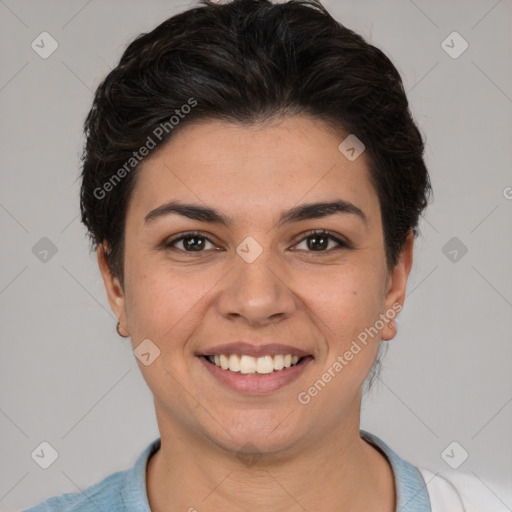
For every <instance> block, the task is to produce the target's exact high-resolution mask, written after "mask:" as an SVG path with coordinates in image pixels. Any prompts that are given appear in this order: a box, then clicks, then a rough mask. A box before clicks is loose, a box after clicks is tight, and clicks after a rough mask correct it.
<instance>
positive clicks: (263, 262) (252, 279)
mask: <svg viewBox="0 0 512 512" xmlns="http://www.w3.org/2000/svg"><path fill="white" fill-rule="evenodd" d="M226 278H227V279H226V281H225V282H224V287H223V289H222V290H221V292H220V294H219V296H218V301H217V307H218V311H219V313H220V314H221V315H222V316H224V317H225V318H227V319H230V320H238V321H241V322H245V323H246V324H248V325H251V326H262V325H268V324H272V323H276V322H280V321H282V320H284V319H285V318H289V317H290V315H292V314H293V312H294V311H295V310H296V308H297V298H296V296H295V294H294V293H293V291H292V290H291V288H290V281H291V279H290V276H289V275H288V274H287V273H285V271H284V270H283V265H279V264H278V262H276V261H275V259H272V257H271V255H270V254H269V253H268V252H267V251H264V252H263V253H262V254H261V255H260V256H259V257H258V258H257V259H256V260H255V261H253V262H252V263H248V262H246V261H244V259H242V258H241V257H238V256H237V257H236V258H235V261H234V268H233V269H232V271H231V272H229V273H228V275H227V276H226Z"/></svg>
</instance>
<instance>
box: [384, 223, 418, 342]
mask: <svg viewBox="0 0 512 512" xmlns="http://www.w3.org/2000/svg"><path fill="white" fill-rule="evenodd" d="M413 246H414V235H413V232H412V229H410V230H409V232H408V233H407V238H406V242H405V245H404V248H403V250H402V252H401V253H400V257H399V259H398V262H397V264H396V265H395V268H394V269H393V270H392V271H391V272H390V274H389V277H388V283H387V291H386V299H385V308H386V309H385V311H386V312H391V311H394V312H395V315H394V316H392V317H390V315H389V314H388V315H387V317H388V318H390V320H389V321H387V322H386V323H385V327H384V328H383V329H382V339H383V340H386V341H389V340H392V339H393V338H394V337H395V335H396V323H395V320H394V318H395V316H396V315H398V313H399V311H400V310H401V309H402V307H403V305H404V301H405V289H406V286H407V278H408V277H409V273H410V271H411V267H412V255H413Z"/></svg>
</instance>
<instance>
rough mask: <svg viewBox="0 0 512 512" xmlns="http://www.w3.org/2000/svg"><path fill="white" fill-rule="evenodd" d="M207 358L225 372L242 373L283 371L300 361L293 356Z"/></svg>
mask: <svg viewBox="0 0 512 512" xmlns="http://www.w3.org/2000/svg"><path fill="white" fill-rule="evenodd" d="M207 357H208V360H209V361H210V362H211V363H214V364H215V365H216V366H219V367H220V368H222V369H223V370H231V371H232V372H240V373H272V372H273V371H274V370H276V371H278V370H282V369H283V368H288V367H290V366H292V365H294V364H297V362H298V361H299V359H300V357H299V356H292V355H291V354H286V355H276V356H263V357H252V356H246V355H243V356H238V355H236V354H231V355H224V354H220V355H218V354H216V355H215V356H207Z"/></svg>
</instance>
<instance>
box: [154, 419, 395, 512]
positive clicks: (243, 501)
mask: <svg viewBox="0 0 512 512" xmlns="http://www.w3.org/2000/svg"><path fill="white" fill-rule="evenodd" d="M162 423H163V422H162V421H159V427H160V432H161V447H160V450H159V451H158V452H157V453H156V454H154V455H153V457H152V458H151V459H150V461H149V464H148V469H147V478H146V484H147V490H148V498H149V503H150V507H151V510H152V512H175V511H190V512H194V511H198V512H199V511H200V512H210V511H212V512H213V511H218V510H237V511H240V512H245V511H247V512H254V511H260V510H261V511H267V510H272V511H275V512H281V511H282V512H284V511H286V512H290V511H295V510H297V511H304V510H323V511H325V512H330V511H332V512H334V511H345V510H350V511H359V510H361V511H363V510H364V511H365V512H373V511H375V512H376V511H379V512H393V511H394V510H395V507H396V497H395V492H394V478H393V473H392V470H391V467H390V465H389V463H388V461H387V459H386V457H385V456H384V455H383V454H382V453H381V452H380V451H379V450H378V449H376V448H375V447H373V446H372V445H370V444H369V443H368V442H366V441H364V440H363V439H361V437H360V433H359V421H357V422H352V425H351V426H350V427H348V426H347V425H343V428H339V429H338V430H336V431H333V432H331V433H330V434H329V435H327V436H322V439H321V440H318V439H317V440H316V442H315V443H311V444H310V445H307V446H301V447H300V449H298V450H296V451H295V452H294V453H293V454H291V453H289V452H288V453H279V454H275V453H273V454H256V455H253V456H252V457H251V455H250V454H245V455H241V454H237V453H232V452H227V451H225V450H223V449H222V448H220V447H218V446H217V445H215V444H214V443H212V441H211V440H209V439H207V438H206V437H205V436H203V435H200V434H198V433H196V432H191V431H190V429H187V428H180V427H179V426H177V425H176V424H174V423H171V424H170V425H168V424H167V425H165V427H166V428H162V427H163V426H164V425H163V424H162Z"/></svg>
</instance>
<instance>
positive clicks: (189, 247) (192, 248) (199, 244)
mask: <svg viewBox="0 0 512 512" xmlns="http://www.w3.org/2000/svg"><path fill="white" fill-rule="evenodd" d="M180 243H181V244H182V245H181V247H179V246H178V244H180ZM206 244H211V245H213V243H212V242H211V241H210V240H209V239H208V238H206V237H205V236H202V235H200V234H197V233H188V234H185V235H181V236H180V237H178V238H174V239H173V240H170V241H168V242H166V243H165V247H166V248H172V249H178V250H180V251H184V252H203V251H204V249H205V247H206ZM206 248H207V247H206Z"/></svg>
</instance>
